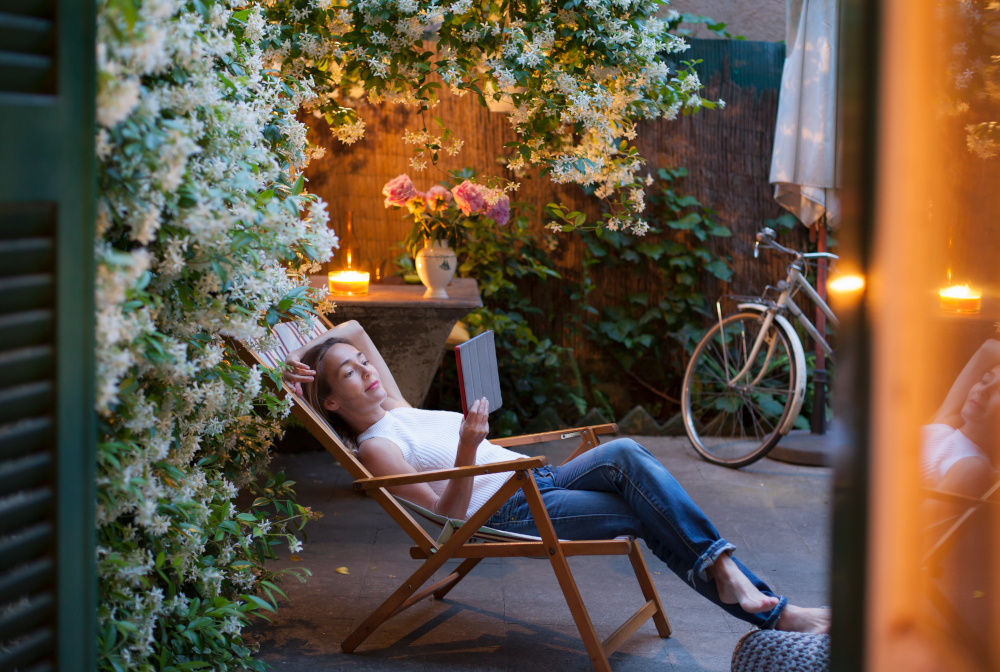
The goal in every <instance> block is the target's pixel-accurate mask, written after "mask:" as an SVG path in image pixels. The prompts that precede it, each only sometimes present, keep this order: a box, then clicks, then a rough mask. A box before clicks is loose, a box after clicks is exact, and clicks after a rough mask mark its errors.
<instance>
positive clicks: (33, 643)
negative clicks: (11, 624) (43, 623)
mask: <svg viewBox="0 0 1000 672" xmlns="http://www.w3.org/2000/svg"><path fill="white" fill-rule="evenodd" d="M54 646H55V636H54V635H53V632H52V630H51V629H50V628H40V629H39V630H37V631H35V632H33V633H31V634H30V635H28V636H27V637H25V638H24V639H22V640H20V641H19V642H17V643H16V644H11V645H9V646H6V647H4V648H5V650H4V651H3V652H0V670H16V669H21V670H23V671H24V672H48V671H49V670H51V669H52V665H51V664H49V663H42V664H40V665H35V666H32V667H30V668H25V667H24V666H25V665H27V664H29V663H33V662H35V661H36V660H38V659H39V658H41V657H42V656H44V655H47V654H49V653H51V651H52V649H53V648H54Z"/></svg>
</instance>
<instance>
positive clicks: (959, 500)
mask: <svg viewBox="0 0 1000 672" xmlns="http://www.w3.org/2000/svg"><path fill="white" fill-rule="evenodd" d="M921 490H923V492H924V494H925V495H927V497H928V498H929V499H938V500H941V501H943V502H951V503H952V504H968V505H969V506H979V505H981V504H992V505H993V506H1000V502H997V501H994V500H992V499H987V498H980V497H969V496H967V495H960V494H958V493H957V492H948V491H947V490H937V489H935V488H921Z"/></svg>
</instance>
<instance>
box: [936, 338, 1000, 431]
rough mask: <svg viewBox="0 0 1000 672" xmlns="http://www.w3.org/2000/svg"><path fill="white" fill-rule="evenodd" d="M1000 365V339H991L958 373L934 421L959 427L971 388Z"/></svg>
mask: <svg viewBox="0 0 1000 672" xmlns="http://www.w3.org/2000/svg"><path fill="white" fill-rule="evenodd" d="M997 365H1000V341H997V340H995V339H992V338H991V339H989V340H987V341H986V342H985V343H983V344H982V346H980V348H979V350H976V354H974V355H973V356H972V359H970V360H969V363H968V364H966V365H965V368H964V369H962V373H960V374H958V378H956V379H955V382H954V384H953V385H952V386H951V389H950V390H949V391H948V396H947V397H945V399H944V403H943V404H941V408H940V409H939V410H938V412H937V414H936V415H935V416H934V422H937V423H941V424H945V425H951V426H953V427H958V426H959V425H961V424H962V407H963V406H964V405H965V400H966V398H968V396H969V390H971V389H972V386H973V385H975V384H976V382H977V381H979V380H980V379H981V378H982V377H983V374H984V373H986V372H987V371H989V370H990V369H992V368H993V367H995V366H997Z"/></svg>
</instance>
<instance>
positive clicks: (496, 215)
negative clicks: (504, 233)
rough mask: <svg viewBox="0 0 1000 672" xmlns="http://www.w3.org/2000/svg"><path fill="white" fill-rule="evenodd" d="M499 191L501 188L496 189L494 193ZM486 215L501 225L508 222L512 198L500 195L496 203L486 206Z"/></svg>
mask: <svg viewBox="0 0 1000 672" xmlns="http://www.w3.org/2000/svg"><path fill="white" fill-rule="evenodd" d="M497 191H499V190H494V192H493V193H494V195H496V193H497ZM486 216H487V217H489V218H490V219H492V220H493V221H494V222H496V223H497V224H499V225H500V226H503V225H504V224H506V223H507V220H509V219H510V199H509V198H507V197H506V196H500V198H498V199H497V201H496V203H494V204H492V205H490V206H489V207H488V208H486Z"/></svg>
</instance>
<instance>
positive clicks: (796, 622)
mask: <svg viewBox="0 0 1000 672" xmlns="http://www.w3.org/2000/svg"><path fill="white" fill-rule="evenodd" d="M774 627H775V629H776V630H785V631H787V632H811V633H813V634H816V635H826V634H829V633H830V610H829V609H815V608H806V607H796V606H795V605H794V604H788V605H785V608H784V609H782V611H781V616H779V617H778V622H777V623H776V624H775V626H774Z"/></svg>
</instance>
